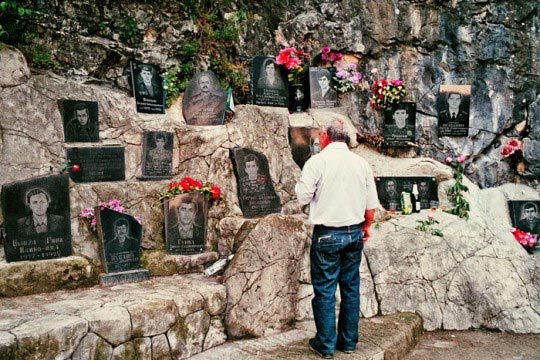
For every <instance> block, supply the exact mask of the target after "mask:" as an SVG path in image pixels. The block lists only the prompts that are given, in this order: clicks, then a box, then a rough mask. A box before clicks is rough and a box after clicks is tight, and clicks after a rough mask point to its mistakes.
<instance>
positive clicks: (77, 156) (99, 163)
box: [66, 146, 126, 182]
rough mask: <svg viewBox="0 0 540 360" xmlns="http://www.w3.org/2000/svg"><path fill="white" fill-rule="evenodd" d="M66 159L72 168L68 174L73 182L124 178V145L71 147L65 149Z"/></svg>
mask: <svg viewBox="0 0 540 360" xmlns="http://www.w3.org/2000/svg"><path fill="white" fill-rule="evenodd" d="M66 153H67V160H68V162H69V163H70V164H71V165H78V169H77V171H75V170H74V169H73V168H71V169H70V171H69V176H70V177H71V179H72V180H73V181H75V182H97V181H119V180H125V178H126V174H125V155H124V147H120V146H114V147H72V148H67V149H66Z"/></svg>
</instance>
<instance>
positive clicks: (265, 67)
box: [251, 56, 289, 107]
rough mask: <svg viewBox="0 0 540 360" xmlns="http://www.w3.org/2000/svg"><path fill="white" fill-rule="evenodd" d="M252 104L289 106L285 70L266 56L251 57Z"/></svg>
mask: <svg viewBox="0 0 540 360" xmlns="http://www.w3.org/2000/svg"><path fill="white" fill-rule="evenodd" d="M251 79H252V84H251V87H252V95H253V104H255V105H262V106H281V107H287V106H289V90H288V84H287V72H286V70H285V69H284V68H283V67H282V66H278V65H277V64H276V59H275V58H273V57H268V56H256V57H255V58H253V63H252V68H251Z"/></svg>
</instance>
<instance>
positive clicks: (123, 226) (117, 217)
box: [96, 207, 142, 273]
mask: <svg viewBox="0 0 540 360" xmlns="http://www.w3.org/2000/svg"><path fill="white" fill-rule="evenodd" d="M96 214H98V223H97V225H98V236H99V239H100V251H101V260H102V264H103V267H104V270H105V272H107V273H115V272H121V271H129V270H136V269H138V268H139V265H140V258H141V238H142V226H141V224H139V222H138V221H137V220H135V218H134V217H133V216H131V215H128V214H125V213H121V212H118V211H114V210H111V209H108V208H105V207H104V208H99V207H96Z"/></svg>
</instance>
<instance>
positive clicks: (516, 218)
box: [508, 200, 540, 236]
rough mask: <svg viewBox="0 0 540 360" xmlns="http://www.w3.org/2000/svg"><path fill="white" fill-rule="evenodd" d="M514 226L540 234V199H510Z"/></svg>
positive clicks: (509, 204) (509, 203) (509, 205)
mask: <svg viewBox="0 0 540 360" xmlns="http://www.w3.org/2000/svg"><path fill="white" fill-rule="evenodd" d="M508 207H509V209H510V217H511V219H512V226H513V227H515V228H517V229H519V230H521V231H525V232H528V233H531V234H533V235H538V236H540V200H520V201H517V200H516V201H508Z"/></svg>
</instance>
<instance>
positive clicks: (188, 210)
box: [164, 192, 208, 255]
mask: <svg viewBox="0 0 540 360" xmlns="http://www.w3.org/2000/svg"><path fill="white" fill-rule="evenodd" d="M207 210H208V202H207V201H206V199H205V197H204V195H203V194H201V193H198V192H193V193H188V194H181V195H178V196H176V197H175V198H174V199H170V200H167V201H165V202H164V211H165V240H166V245H167V251H168V252H169V253H171V254H183V255H189V254H197V253H202V252H203V251H204V240H205V235H206V214H207Z"/></svg>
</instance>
